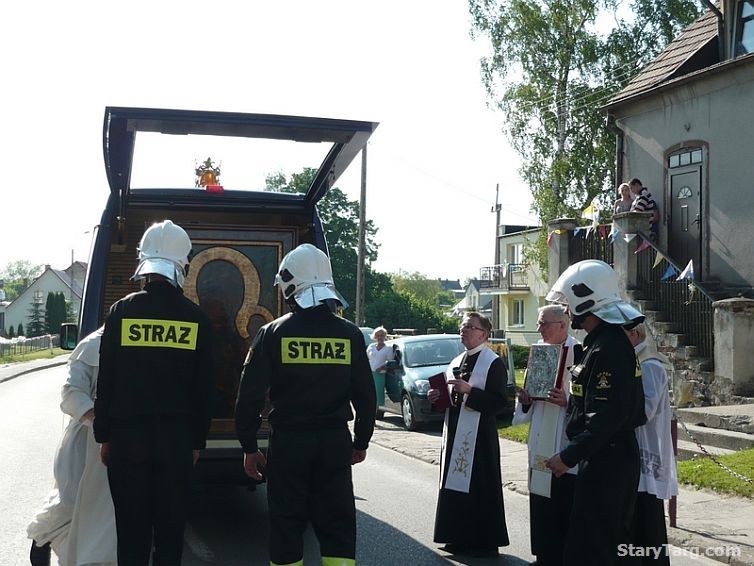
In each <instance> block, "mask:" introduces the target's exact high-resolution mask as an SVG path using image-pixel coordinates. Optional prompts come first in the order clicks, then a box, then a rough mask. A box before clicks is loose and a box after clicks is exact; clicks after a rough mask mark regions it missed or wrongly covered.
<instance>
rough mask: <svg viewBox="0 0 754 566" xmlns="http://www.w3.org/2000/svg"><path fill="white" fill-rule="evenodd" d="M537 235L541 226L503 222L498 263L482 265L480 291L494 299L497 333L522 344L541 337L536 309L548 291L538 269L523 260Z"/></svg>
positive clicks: (497, 242) (493, 322)
mask: <svg viewBox="0 0 754 566" xmlns="http://www.w3.org/2000/svg"><path fill="white" fill-rule="evenodd" d="M538 236H539V228H529V227H526V226H506V225H503V224H501V225H500V226H498V235H497V241H496V242H495V245H496V246H497V249H496V259H498V261H499V263H497V264H495V265H490V266H486V267H482V268H481V277H480V284H481V289H480V291H481V292H482V293H485V294H486V295H487V296H489V297H490V298H492V299H493V301H492V305H491V306H490V312H491V313H492V324H493V329H494V331H495V333H496V334H497V335H503V334H504V335H505V337H506V338H510V339H511V342H512V343H513V344H519V345H522V346H527V345H530V344H533V343H535V342H536V341H537V340H539V338H540V336H539V333H538V332H537V309H538V308H539V307H540V306H542V305H544V304H545V295H547V291H548V287H547V284H546V283H545V282H544V280H543V278H542V276H541V275H540V273H539V270H538V269H537V268H536V267H534V266H531V265H528V264H527V263H526V261H525V259H524V248H525V247H526V246H527V245H530V244H534V243H535V242H536V241H537V238H538Z"/></svg>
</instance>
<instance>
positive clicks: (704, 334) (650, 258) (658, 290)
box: [637, 234, 715, 359]
mask: <svg viewBox="0 0 754 566" xmlns="http://www.w3.org/2000/svg"><path fill="white" fill-rule="evenodd" d="M639 236H641V237H644V235H643V234H639ZM644 241H646V242H647V243H648V244H649V246H650V247H649V248H647V249H646V250H644V251H641V252H639V254H638V256H637V271H638V273H637V276H638V277H637V279H638V286H639V291H640V292H641V295H642V298H643V299H646V300H648V301H652V303H654V307H655V310H659V311H662V312H663V313H665V315H666V317H667V320H668V321H669V322H671V324H672V325H673V331H674V332H678V333H679V334H684V335H685V336H686V343H687V344H688V345H691V346H696V352H697V355H698V356H700V357H703V358H710V359H711V358H712V357H713V356H714V348H715V342H714V334H715V333H714V309H713V308H712V303H713V301H714V299H713V298H712V297H711V296H710V295H709V293H708V291H707V290H705V289H704V284H703V283H699V282H697V281H693V282H692V281H688V280H685V279H683V280H681V281H676V280H675V279H676V277H677V275H678V274H679V273H680V272H681V271H682V270H683V267H680V266H678V265H677V264H676V263H675V262H674V261H673V260H672V259H671V258H670V257H668V255H667V253H665V252H663V251H662V250H660V249H659V248H658V247H657V246H655V245H654V244H653V243H652V242H651V241H650V240H649V238H644ZM658 253H659V254H662V257H663V261H660V262H658V265H657V266H655V265H654V264H655V259H656V258H657V254H658ZM665 262H667V263H665ZM667 264H670V265H672V266H673V268H674V269H675V274H674V275H673V276H670V277H668V278H667V279H666V280H664V281H663V279H662V278H663V276H664V275H665V273H666V271H668V266H667Z"/></svg>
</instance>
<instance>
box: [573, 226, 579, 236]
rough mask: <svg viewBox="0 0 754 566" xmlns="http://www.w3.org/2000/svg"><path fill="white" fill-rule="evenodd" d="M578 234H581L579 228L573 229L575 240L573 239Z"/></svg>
mask: <svg viewBox="0 0 754 566" xmlns="http://www.w3.org/2000/svg"><path fill="white" fill-rule="evenodd" d="M580 233H581V227H579V228H575V229H574V230H573V237H574V238H575V237H576V236H578V235H579V234H580Z"/></svg>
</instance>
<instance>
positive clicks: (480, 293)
mask: <svg viewBox="0 0 754 566" xmlns="http://www.w3.org/2000/svg"><path fill="white" fill-rule="evenodd" d="M465 291H466V292H465V294H464V296H463V299H461V300H460V301H458V303H456V306H455V307H453V316H463V315H465V314H466V313H467V312H469V311H475V312H478V313H480V314H483V315H484V316H488V317H489V316H492V295H491V294H490V293H487V292H485V291H484V290H483V289H481V283H480V281H479V279H471V280H470V281H469V282H468V284H467V285H466V289H465Z"/></svg>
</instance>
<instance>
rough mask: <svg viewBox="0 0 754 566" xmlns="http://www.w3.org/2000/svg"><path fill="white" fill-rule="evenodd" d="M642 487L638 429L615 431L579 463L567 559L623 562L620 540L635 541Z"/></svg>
mask: <svg viewBox="0 0 754 566" xmlns="http://www.w3.org/2000/svg"><path fill="white" fill-rule="evenodd" d="M638 487H639V446H638V444H637V443H636V436H635V435H634V431H633V430H630V431H625V432H622V433H620V434H619V435H616V436H615V437H614V438H613V439H612V440H611V441H610V442H608V443H607V444H606V445H605V446H604V447H602V448H601V449H600V450H599V451H598V452H597V453H596V454H594V455H593V456H591V457H590V458H588V459H587V460H584V461H583V462H582V463H581V464H580V465H579V473H578V475H577V476H576V489H575V491H574V497H573V510H572V511H571V518H570V521H569V528H568V536H567V539H566V546H565V553H564V557H565V559H564V562H563V563H564V564H566V565H567V566H590V565H593V566H611V565H612V564H616V563H617V562H618V550H619V549H618V545H619V544H629V543H630V542H631V533H632V530H633V523H634V515H635V511H636V490H637V488H638Z"/></svg>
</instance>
